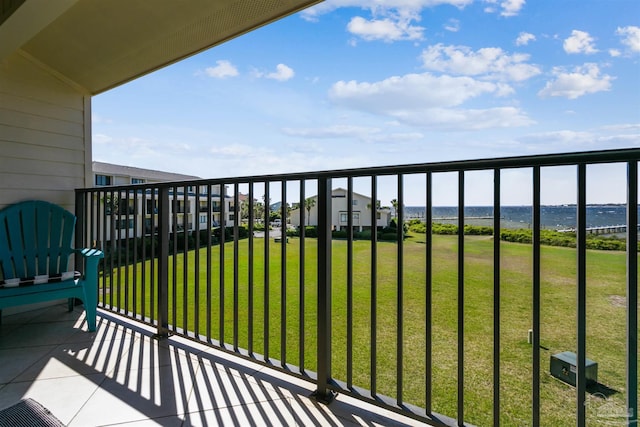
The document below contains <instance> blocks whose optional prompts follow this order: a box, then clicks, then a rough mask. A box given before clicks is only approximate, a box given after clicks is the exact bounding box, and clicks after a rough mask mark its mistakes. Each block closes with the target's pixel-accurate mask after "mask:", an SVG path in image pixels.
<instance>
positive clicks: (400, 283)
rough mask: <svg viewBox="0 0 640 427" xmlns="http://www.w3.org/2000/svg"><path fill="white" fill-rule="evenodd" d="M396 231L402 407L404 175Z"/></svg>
mask: <svg viewBox="0 0 640 427" xmlns="http://www.w3.org/2000/svg"><path fill="white" fill-rule="evenodd" d="M396 231H397V234H396V236H397V240H398V242H397V246H396V248H397V250H398V252H397V259H396V263H397V267H396V273H397V290H396V297H397V300H396V311H397V322H396V339H397V342H396V377H397V378H396V402H397V404H398V406H402V404H403V402H404V397H403V393H402V390H403V385H404V384H403V378H404V376H403V373H404V371H403V362H404V354H403V349H404V310H403V305H404V175H402V174H399V175H398V209H397V212H396Z"/></svg>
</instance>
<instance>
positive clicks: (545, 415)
mask: <svg viewBox="0 0 640 427" xmlns="http://www.w3.org/2000/svg"><path fill="white" fill-rule="evenodd" d="M248 245H249V241H248V240H243V241H240V242H238V246H237V248H238V254H237V255H238V257H237V270H238V275H237V277H234V260H233V258H234V243H233V242H230V243H227V244H225V246H224V248H223V252H224V274H223V275H222V274H221V271H220V259H221V255H220V250H221V248H220V247H219V246H215V247H212V248H211V254H210V256H211V264H210V267H209V268H210V270H209V271H207V263H206V262H205V261H206V258H207V250H206V249H200V250H199V251H189V252H187V253H186V255H185V254H178V255H177V256H175V257H173V256H170V257H169V270H170V271H169V281H170V285H169V287H170V289H169V310H170V314H169V320H170V323H172V324H173V325H175V327H176V328H181V329H184V330H190V331H196V332H197V333H198V334H200V335H205V336H208V338H209V339H212V340H219V339H222V340H223V341H224V342H226V343H229V344H231V345H233V344H235V343H237V345H238V346H239V347H240V348H245V349H248V348H249V347H250V344H251V347H252V349H253V351H254V352H255V353H258V354H261V355H265V354H267V355H268V356H269V357H271V358H274V359H278V360H280V361H286V362H287V363H290V364H293V365H297V366H300V365H301V364H304V367H305V369H307V370H310V371H315V370H316V340H315V337H316V327H317V324H316V322H317V315H316V302H317V287H316V274H317V271H316V255H317V241H316V240H315V239H306V240H305V247H304V251H305V257H304V260H305V261H304V266H303V267H304V280H303V281H302V284H301V280H300V274H301V266H300V251H301V248H300V241H299V240H298V239H296V238H290V239H289V243H288V244H286V245H285V250H286V253H285V254H284V256H285V258H286V263H285V271H284V273H283V271H282V245H281V244H280V243H275V242H273V240H271V241H270V244H269V250H268V257H269V268H268V281H267V280H266V278H267V277H266V276H265V268H264V266H265V264H266V263H265V248H264V240H263V239H254V241H253V245H254V247H253V254H254V255H253V286H252V289H251V292H250V287H249V246H248ZM332 249H333V258H332V272H333V274H332V374H333V376H334V378H336V379H338V380H341V381H345V382H346V381H347V380H348V372H347V351H348V350H347V330H348V327H347V322H348V315H347V312H348V310H347V307H348V300H349V299H348V287H347V279H348V278H347V271H348V269H347V242H346V241H341V240H334V241H333V247H332ZM397 249H398V246H397V244H396V243H395V242H379V243H378V246H377V263H376V270H377V274H376V278H375V279H376V292H377V299H376V301H375V310H376V317H377V322H376V325H375V328H373V330H374V331H375V348H376V354H377V357H376V360H375V365H376V366H375V370H373V371H375V384H373V383H372V374H371V373H372V369H371V356H370V355H371V349H372V320H371V319H372V296H371V295H372V285H371V283H372V277H371V242H369V241H356V242H353V265H352V291H351V292H352V299H351V304H352V307H353V311H352V316H353V317H352V349H351V351H352V382H353V385H355V386H358V387H362V388H365V389H371V388H372V386H373V385H375V390H376V392H377V393H379V394H384V395H387V396H391V397H393V398H396V397H397V396H398V394H397V393H398V381H397V378H398V375H397V366H398V358H397V348H398V339H397V337H398V322H397V319H398V310H401V311H402V318H403V323H402V336H403V340H402V354H403V360H402V370H401V373H402V387H401V390H400V391H401V393H402V399H403V400H404V401H405V402H408V403H412V404H415V405H418V406H424V405H425V392H426V391H425V372H426V364H425V358H426V356H425V348H426V345H427V336H426V321H425V319H426V310H425V307H426V292H425V260H426V247H425V244H424V235H410V236H409V238H408V239H407V240H406V241H405V242H404V243H403V259H404V262H403V270H404V274H403V293H402V295H403V298H402V301H401V302H400V308H399V307H398V305H399V301H398V295H399V294H398V280H397V253H398V250H397ZM541 252H542V260H541V262H542V283H541V319H542V320H541V345H542V348H541V349H540V363H541V376H540V382H541V407H540V412H541V425H548V426H561V425H572V424H575V401H576V393H575V389H574V388H573V387H571V386H569V385H567V384H565V383H562V382H560V381H559V380H557V379H555V378H553V377H552V376H551V375H550V374H549V358H550V356H551V355H552V354H555V353H557V352H561V351H575V348H576V251H575V249H570V248H557V247H542V248H541ZM464 253H465V258H464V260H465V263H464V325H463V328H464V329H463V331H464V349H463V351H462V354H463V356H464V419H465V421H467V422H470V423H473V424H476V425H490V424H491V423H492V404H493V402H492V395H493V379H492V375H493V345H494V344H493V240H492V238H491V237H475V236H468V237H465V246H464ZM196 257H198V258H199V263H198V264H197V265H198V270H196V262H195V261H196ZM587 262H588V269H587V313H588V314H587V357H588V358H590V359H592V360H595V361H597V362H598V364H599V366H598V369H599V370H598V380H599V382H600V383H601V384H602V385H604V386H606V389H605V388H601V389H600V391H607V392H606V393H604V394H606V395H607V400H606V401H605V400H604V399H602V395H601V394H590V395H589V396H588V404H589V407H588V411H587V415H588V417H589V420H590V422H593V423H596V424H597V422H598V416H599V415H598V408H601V407H602V405H604V404H606V405H607V407H608V408H612V407H613V408H624V404H625V394H624V390H625V351H626V346H625V345H626V344H625V342H626V341H625V340H626V329H625V328H626V327H625V308H624V304H623V303H624V295H625V287H626V284H625V280H626V279H625V272H626V261H625V254H624V253H622V252H603V251H589V252H588V254H587ZM143 265H144V270H145V280H144V283H145V286H144V289H143V286H142V283H143V282H142V277H141V275H142V270H143ZM150 269H151V265H150V261H146V262H144V263H139V264H137V265H136V266H135V272H134V268H133V266H130V267H128V268H127V269H125V268H121V269H119V270H117V269H116V270H114V271H113V274H112V275H111V276H110V277H107V278H106V281H107V285H109V283H111V281H113V282H112V283H113V287H112V289H111V290H110V292H109V293H108V294H107V295H106V300H105V301H104V302H105V303H106V304H111V303H113V305H115V306H119V307H121V308H123V309H124V307H125V299H126V303H127V308H128V310H129V311H135V313H137V314H138V315H144V316H149V315H150V311H149V310H150V303H149V299H150V292H151V289H150V283H151V281H150ZM134 273H135V277H137V280H136V283H137V284H136V286H135V287H134V286H133V283H134ZM174 273H175V274H174ZM208 274H209V275H210V277H211V281H210V283H209V285H208V284H207V283H208V281H207V275H208ZM432 274H433V287H432V322H431V326H432V342H431V346H432V360H433V364H432V366H433V368H432V369H433V374H432V384H433V394H432V402H433V410H434V411H435V412H438V413H441V414H445V415H448V416H451V417H454V418H455V417H456V416H457V414H456V411H457V370H458V341H457V337H458V327H459V325H458V265H457V237H455V236H434V240H433V272H432ZM174 275H175V281H174V280H173V278H174ZM283 277H284V278H285V281H284V282H283V281H282V278H283ZM127 282H128V288H127V291H126V292H125V283H127ZM220 283H224V286H222V287H221V286H220ZM265 283H268V285H267V286H265ZM234 290H235V291H236V292H234ZM155 292H156V295H157V291H155ZM251 293H252V301H253V303H252V306H253V310H252V311H250V309H249V308H250V294H251ZM134 294H135V295H134ZM134 298H135V304H134ZM143 299H146V303H145V308H144V312H143V309H142V300H143ZM207 300H209V305H210V309H208V308H207V307H208V306H207ZM221 301H222V303H221ZM265 301H266V304H265ZM174 303H175V310H174ZM301 306H303V308H304V310H303V313H302V315H301V313H300V308H301ZM283 307H284V310H283ZM236 312H237V318H234V313H236ZM221 313H223V319H221V316H220V314H221ZM250 316H251V317H252V328H253V337H252V340H251V343H250V342H249V332H248V331H249V324H250V319H249V317H250ZM531 319H532V250H531V247H530V245H522V244H515V243H504V242H503V243H502V244H501V297H500V342H501V346H500V407H501V422H502V424H503V425H508V426H510V425H513V426H523V425H530V424H531V411H532V409H531V395H532V384H531V383H532V355H533V349H532V346H531V345H530V344H528V343H527V331H528V330H529V329H530V328H531V325H532V320H531ZM221 320H222V323H221ZM281 320H282V321H281ZM221 324H222V325H223V328H221V327H220V326H221ZM235 325H237V329H236V328H234V326H235ZM281 337H285V340H284V342H283V341H282V339H281ZM303 342H304V354H300V348H301V343H303ZM600 414H601V413H600Z"/></svg>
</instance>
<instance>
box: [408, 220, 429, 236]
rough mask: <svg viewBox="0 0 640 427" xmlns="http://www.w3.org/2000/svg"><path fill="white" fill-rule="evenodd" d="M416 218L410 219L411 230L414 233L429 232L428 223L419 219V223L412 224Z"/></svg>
mask: <svg viewBox="0 0 640 427" xmlns="http://www.w3.org/2000/svg"><path fill="white" fill-rule="evenodd" d="M412 221H415V220H411V221H409V231H411V232H413V233H426V232H427V224H425V223H424V222H421V221H420V220H418V223H417V224H412V223H411V222H412Z"/></svg>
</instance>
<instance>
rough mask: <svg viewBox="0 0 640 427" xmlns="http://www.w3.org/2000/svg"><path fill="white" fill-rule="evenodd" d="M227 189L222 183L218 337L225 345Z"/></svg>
mask: <svg viewBox="0 0 640 427" xmlns="http://www.w3.org/2000/svg"><path fill="white" fill-rule="evenodd" d="M226 193H227V190H226V185H225V184H224V183H221V184H220V242H219V248H220V257H219V262H220V266H219V269H218V282H219V283H220V287H219V289H218V296H219V298H220V301H219V304H218V309H219V313H218V318H219V322H220V329H219V331H218V338H219V339H220V345H222V346H224V308H225V301H224V294H225V292H224V291H225V289H224V288H225V280H224V278H225V274H224V259H225V258H224V253H225V247H224V246H225V245H224V244H225V242H226V236H227V211H226V210H225V205H226V203H225V196H226Z"/></svg>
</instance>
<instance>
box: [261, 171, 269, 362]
mask: <svg viewBox="0 0 640 427" xmlns="http://www.w3.org/2000/svg"><path fill="white" fill-rule="evenodd" d="M270 204H271V200H270V198H269V181H265V183H264V284H263V286H264V303H263V304H264V310H263V311H264V316H263V325H264V326H263V327H264V331H263V337H264V338H263V340H264V343H263V345H264V351H263V352H264V361H265V362H269V214H270V213H271V207H270V206H269V205H270Z"/></svg>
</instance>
